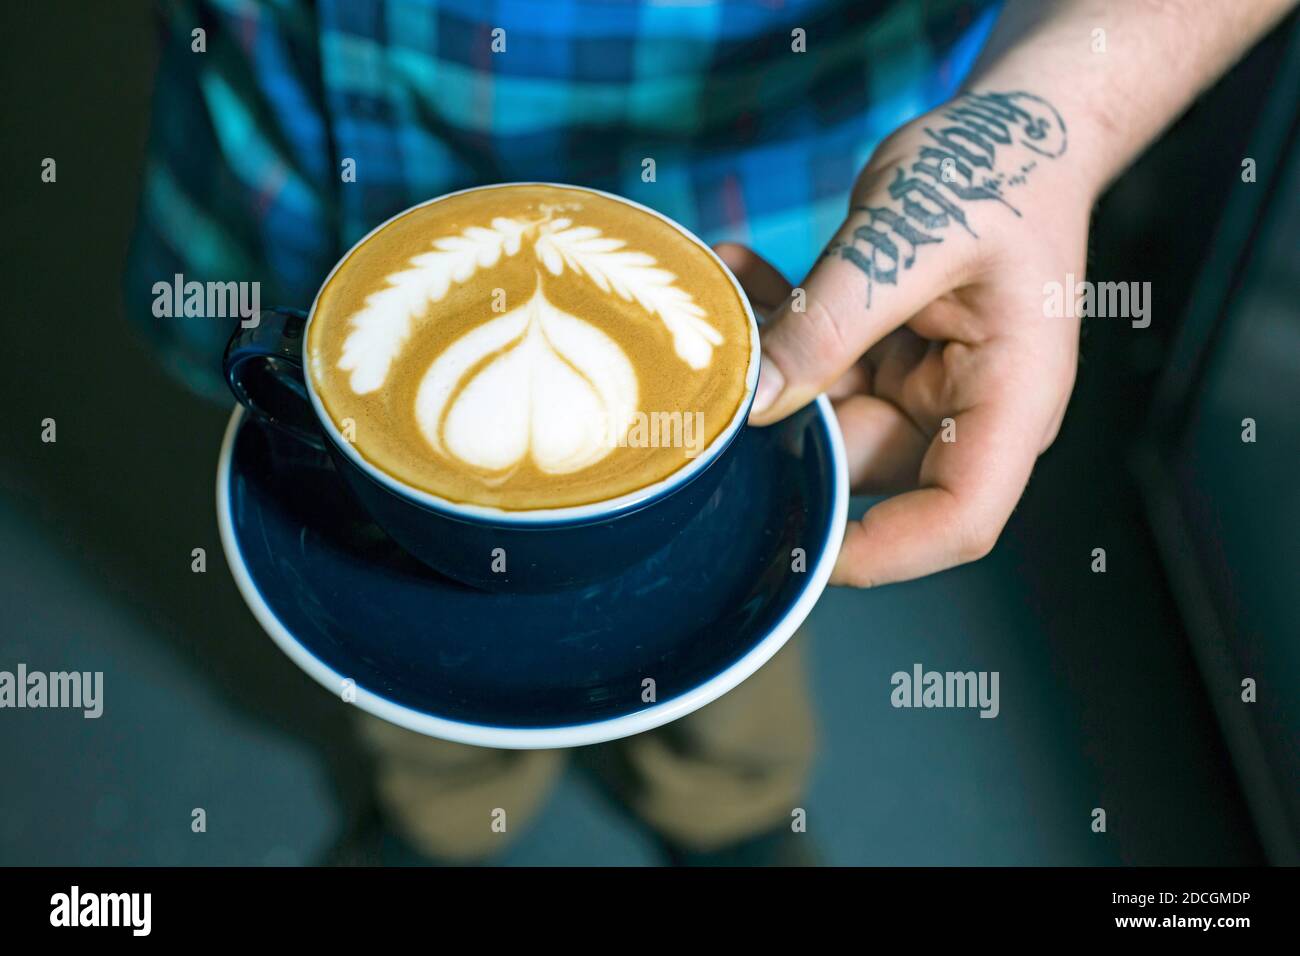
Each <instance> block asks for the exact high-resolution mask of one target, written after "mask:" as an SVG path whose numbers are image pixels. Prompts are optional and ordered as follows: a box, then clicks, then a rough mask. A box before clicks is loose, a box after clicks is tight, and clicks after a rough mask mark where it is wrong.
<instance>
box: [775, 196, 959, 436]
mask: <svg viewBox="0 0 1300 956" xmlns="http://www.w3.org/2000/svg"><path fill="white" fill-rule="evenodd" d="M907 205H909V206H911V207H912V208H907V209H906V212H908V213H911V214H912V215H914V216H915V217H916V218H915V219H914V218H909V217H908V216H907V215H905V214H904V211H905V205H903V204H899V203H898V202H897V201H895V200H894V199H892V198H891V196H890V193H889V192H888V191H886V190H883V189H882V190H880V192H879V193H878V194H876V195H874V196H872V197H871V198H870V199H868V200H867V201H865V202H864V203H863V204H862V205H855V206H854V207H853V209H852V210H851V211H850V213H849V217H848V218H847V219H846V220H845V221H844V224H843V225H842V226H841V227H840V229H839V231H838V232H837V233H836V234H835V238H834V239H833V240H832V241H831V242H830V244H829V245H827V247H826V249H825V251H824V252H823V253H822V255H821V258H820V259H818V261H817V264H816V265H815V266H814V267H813V270H812V272H810V273H809V274H808V277H807V278H806V279H805V280H804V283H803V286H802V287H797V288H795V289H794V290H793V291H792V292H791V294H790V297H789V298H788V299H786V301H785V303H784V304H783V305H782V306H781V308H780V310H779V311H778V312H777V313H776V314H775V315H773V316H772V319H771V320H770V321H769V322H767V323H766V324H765V325H764V326H763V328H762V329H761V336H762V345H763V358H762V371H761V374H760V376H759V382H758V391H757V393H756V394H755V397H754V405H753V408H752V410H751V411H750V416H749V420H750V421H751V422H752V423H754V424H755V425H768V424H771V423H772V422H776V421H780V420H781V419H783V418H785V417H786V416H787V415H790V414H792V413H794V412H796V411H798V410H799V409H800V408H802V407H803V406H804V405H807V404H808V403H809V402H810V401H812V400H813V398H815V397H816V396H817V395H818V394H819V393H820V392H822V391H825V389H826V387H827V386H828V385H830V384H831V383H832V382H834V381H835V380H836V379H837V378H839V377H840V376H841V375H843V374H844V372H845V371H847V370H848V369H849V368H850V367H851V366H852V365H853V364H854V363H855V362H856V361H857V360H858V359H859V358H860V357H861V356H862V354H863V353H864V352H866V351H867V349H869V348H871V346H873V345H875V344H876V343H877V342H879V341H880V340H881V339H882V338H884V337H885V336H886V335H888V334H889V333H890V332H892V331H893V330H894V329H896V328H898V327H899V326H900V325H903V324H904V323H905V322H907V321H908V320H909V319H911V318H912V316H913V315H915V314H916V313H917V312H919V311H921V309H923V308H924V307H925V306H926V305H928V304H929V303H930V302H932V301H934V300H935V299H936V298H938V297H939V296H941V295H943V294H944V293H946V292H949V291H951V290H952V289H953V288H955V287H956V286H957V285H958V283H959V282H960V280H961V278H962V270H963V268H964V267H963V266H962V265H961V264H960V260H962V259H964V258H966V257H965V256H963V255H962V254H961V252H960V251H959V253H958V256H957V257H953V256H952V255H951V254H949V255H944V254H942V253H941V252H940V251H939V250H938V249H937V248H935V247H937V246H938V245H940V244H945V243H949V242H951V243H954V244H958V243H959V244H961V245H963V246H964V245H965V244H966V243H967V242H973V241H974V240H973V236H965V235H962V236H960V237H958V236H957V235H954V233H960V232H961V230H960V229H957V230H954V229H935V228H933V226H934V218H933V217H932V216H922V215H921V213H922V212H924V210H920V209H919V208H918V207H916V205H915V204H914V203H912V204H907ZM922 219H924V220H926V221H925V223H924V224H923V223H922V222H921V221H918V220H922ZM927 225H928V226H929V227H930V228H926V226H927Z"/></svg>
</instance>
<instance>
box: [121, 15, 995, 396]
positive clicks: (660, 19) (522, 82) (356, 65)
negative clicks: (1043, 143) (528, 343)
mask: <svg viewBox="0 0 1300 956" xmlns="http://www.w3.org/2000/svg"><path fill="white" fill-rule="evenodd" d="M996 5H997V4H996V2H994V0H716V2H710V0H368V2H367V0H317V2H315V3H312V2H308V0H263V2H258V0H173V2H169V3H167V4H165V7H164V10H165V16H164V19H163V28H162V42H161V57H160V64H159V70H158V75H157V80H156V89H155V95H154V117H153V128H152V136H151V142H150V147H149V157H148V162H147V167H146V172H145V183H144V189H143V195H142V199H141V210H140V216H139V223H138V228H137V232H136V237H135V243H134V247H133V251H132V257H131V264H130V267H129V269H128V273H127V280H126V281H127V286H128V287H127V289H126V300H127V304H128V310H129V312H130V313H131V315H132V317H133V318H138V319H139V320H140V321H141V322H144V323H147V324H148V325H149V327H150V332H151V335H152V336H153V338H154V339H155V340H156V341H157V342H158V343H159V345H160V348H161V351H162V355H163V357H164V360H165V362H166V363H167V365H168V367H169V368H170V369H171V370H172V371H174V372H175V373H177V374H178V375H179V376H180V377H181V378H182V379H183V380H184V381H185V382H187V383H188V384H189V385H190V386H191V387H193V388H195V389H197V390H199V391H202V392H205V393H207V394H210V395H212V396H213V397H216V398H219V399H220V400H223V401H225V400H228V398H229V395H228V393H226V392H225V389H224V386H223V385H222V383H221V379H220V357H221V352H222V349H223V347H224V344H225V339H226V336H227V335H228V333H229V331H230V326H229V325H228V324H224V323H222V322H218V321H215V320H213V319H209V318H200V317H191V318H184V317H178V318H155V317H154V316H153V315H152V310H151V309H150V307H149V295H150V292H149V290H150V289H151V288H152V287H153V285H154V283H156V282H158V281H160V280H161V281H167V282H170V281H171V280H172V277H173V275H174V274H176V273H180V274H182V275H183V276H184V277H185V279H186V280H194V279H197V280H199V281H221V282H226V281H232V280H233V281H258V282H260V283H261V302H262V304H263V305H264V306H265V305H290V306H297V307H300V308H306V307H307V305H308V304H309V303H310V302H311V300H312V298H313V297H314V295H315V293H316V289H317V287H318V286H319V284H320V282H321V281H322V279H324V277H325V274H326V273H327V272H328V271H329V269H330V268H331V266H332V265H333V264H334V262H335V261H336V260H337V259H338V258H339V257H340V256H341V255H342V254H343V252H345V251H346V250H347V248H348V247H349V246H350V245H351V244H352V243H353V242H355V241H356V240H357V239H359V238H360V237H361V236H363V235H365V233H367V232H368V231H369V230H370V229H371V228H373V227H374V226H375V225H377V224H378V223H380V222H382V221H384V220H385V219H387V218H389V217H390V216H392V215H394V214H395V213H397V212H400V211H401V210H402V209H405V208H406V207H408V206H411V205H414V204H415V203H418V202H420V201H422V200H425V199H428V198H430V197H433V196H437V195H439V194H441V193H445V192H450V191H452V190H456V189H461V188H464V187H466V186H472V185H479V184H484V183H493V182H507V181H513V180H546V181H554V182H568V183H575V184H578V185H587V186H594V187H597V188H600V189H605V190H608V191H610V192H614V193H618V194H620V195H623V196H626V197H628V198H630V199H634V200H636V201H638V202H641V203H644V204H645V205H647V206H651V207H653V208H655V209H658V210H659V211H661V212H663V213H665V214H667V215H669V216H671V217H672V218H674V219H676V220H678V221H679V222H681V223H683V224H684V225H686V226H688V227H689V228H691V229H692V230H694V231H695V232H696V233H697V234H698V235H700V236H701V237H702V238H703V239H705V240H706V241H708V242H711V243H715V242H720V241H723V240H733V241H737V242H743V243H746V244H748V245H750V246H753V247H754V248H755V249H756V250H757V251H758V252H759V253H760V254H761V255H763V256H765V257H767V258H768V259H769V260H771V261H772V262H773V263H774V264H775V265H776V266H777V267H778V268H779V269H781V270H782V271H783V272H785V274H786V275H787V276H788V277H789V278H791V279H793V280H798V279H800V278H802V276H803V275H804V274H805V273H806V272H807V270H808V269H809V267H810V266H811V264H812V263H813V261H814V260H815V259H816V256H817V254H818V252H819V251H820V249H821V247H822V246H823V245H824V244H825V243H826V242H827V241H828V239H829V238H830V237H831V235H832V233H833V232H834V231H835V229H836V228H837V226H838V225H839V224H840V222H841V221H842V220H843V218H844V215H845V212H846V211H847V205H846V204H847V196H848V191H849V189H850V187H851V186H852V184H853V181H854V178H855V177H856V175H857V173H858V171H859V170H860V169H861V167H862V166H863V164H864V163H865V162H866V161H867V159H868V157H869V156H870V154H871V151H872V150H873V149H874V148H875V146H876V144H877V143H878V142H879V141H880V140H881V139H882V138H883V137H884V136H886V135H888V133H890V132H891V131H892V130H894V129H895V128H896V127H898V126H899V125H901V124H903V123H905V122H907V121H908V120H909V119H911V118H913V117H915V116H916V115H918V114H919V113H922V112H924V111H926V110H928V109H930V108H932V107H933V106H935V105H936V104H938V103H940V102H942V101H943V100H945V99H947V98H949V97H950V96H952V95H953V93H954V92H955V91H956V89H957V87H958V85H959V84H960V83H961V81H962V79H963V78H964V76H965V74H966V72H967V71H968V70H969V68H970V66H971V64H972V63H973V61H974V59H975V56H976V54H977V53H978V52H979V48H980V46H981V45H982V43H983V41H984V39H985V37H986V36H987V34H988V32H989V29H990V28H991V26H992V22H993V19H994V17H995V14H996ZM196 30H202V31H203V32H202V34H196V33H195V31H196ZM800 31H801V32H800ZM801 45H802V46H803V51H802V52H801V51H800V46H801ZM200 46H201V47H202V48H203V49H202V50H200V49H199V47H200ZM647 160H653V171H654V177H653V179H652V180H651V179H650V178H649V176H648V174H646V172H645V171H646V170H647V168H648V164H647V162H646V161H647Z"/></svg>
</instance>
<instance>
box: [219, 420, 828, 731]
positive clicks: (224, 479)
mask: <svg viewBox="0 0 1300 956" xmlns="http://www.w3.org/2000/svg"><path fill="white" fill-rule="evenodd" d="M816 404H817V410H818V412H819V414H820V415H821V416H822V419H823V422H824V423H825V425H826V430H827V432H828V433H829V436H830V446H831V463H832V471H833V474H832V477H833V480H834V487H833V489H832V493H833V495H834V497H835V500H834V502H833V504H832V507H831V520H830V526H829V528H828V529H827V533H826V539H825V540H824V541H823V542H822V549H821V557H820V558H819V560H818V561H817V563H816V564H815V565H814V566H813V567H812V568H811V569H810V570H809V571H808V575H807V586H806V587H805V588H804V591H803V593H802V594H800V595H799V598H798V599H797V600H796V601H795V603H794V605H793V606H792V607H791V608H790V610H789V611H788V612H787V613H786V615H785V617H783V618H782V619H781V620H780V621H778V622H777V624H776V626H775V627H774V628H773V629H772V630H771V631H770V632H769V633H768V635H767V636H766V637H765V638H763V639H762V640H761V641H759V642H758V644H756V645H755V646H754V647H753V648H751V649H750V651H749V652H748V653H747V654H745V656H744V657H742V658H740V659H739V660H738V661H735V662H734V663H733V664H731V665H730V666H729V667H727V668H726V669H725V670H723V671H722V672H721V673H719V674H717V675H716V676H714V677H712V678H710V679H709V680H707V681H705V682H704V683H703V684H700V685H698V686H696V687H694V688H692V689H691V690H688V691H686V692H685V693H683V694H680V695H678V696H676V697H674V698H672V699H671V700H668V701H665V702H664V703H662V704H656V705H655V706H653V707H647V708H646V709H645V710H639V711H637V712H635V713H632V714H624V715H623V716H621V717H614V718H610V719H607V720H601V721H596V722H595V723H590V724H573V725H570V726H565V727H527V728H524V727H518V728H513V727H492V726H488V725H486V724H470V723H464V722H461V721H456V720H448V719H446V718H443V717H435V716H433V715H432V714H427V713H425V712H423V711H419V710H415V709H413V708H410V707H406V706H404V705H402V704H396V703H394V702H392V701H390V700H388V699H387V698H385V697H380V696H379V695H378V694H375V693H373V692H372V691H369V690H366V689H365V688H363V687H357V688H356V705H357V706H358V707H360V708H361V709H362V710H364V711H366V712H367V713H370V714H373V715H375V716H376V717H381V718H383V719H384V720H387V721H390V722H391V723H394V724H397V725H398V726H399V727H406V728H407V729H408V730H414V731H416V732H417V733H421V734H427V735H428V736H430V737H439V738H441V739H443V740H450V741H454V742H456V743H461V744H470V745H473V746H477V747H497V748H502V749H508V750H540V749H547V748H553V747H581V746H584V745H587V744H596V743H603V742H605V741H608V740H617V739H618V738H620V737H629V736H631V735H632V734H639V733H642V732H643V731H647V730H652V729H653V728H655V727H660V726H662V725H664V724H666V723H668V722H670V721H673V720H676V719H677V718H679V717H684V716H686V715H687V714H689V713H691V712H692V711H695V710H699V709H700V708H701V707H703V706H704V705H706V704H709V703H712V702H713V701H715V700H717V699H718V698H719V697H721V696H722V695H723V694H725V693H727V692H728V691H730V690H732V689H734V688H735V687H737V686H738V685H739V684H740V683H741V682H742V681H743V680H745V679H746V678H747V677H749V676H750V675H751V674H753V673H754V672H755V671H757V670H758V669H759V668H760V667H762V666H763V665H764V664H766V663H767V662H768V660H769V659H771V657H772V656H773V655H774V654H776V652H777V651H779V650H780V649H781V648H782V646H784V645H785V642H786V641H788V640H789V639H790V637H791V636H792V635H793V634H794V632H795V631H796V630H797V629H798V627H799V625H800V624H802V623H803V622H804V620H805V619H806V618H807V617H808V615H809V614H810V613H811V612H812V609H813V606H814V605H815V604H816V603H817V599H818V598H819V597H821V593H822V591H824V590H825V589H826V583H827V581H829V580H830V576H831V570H832V569H833V568H834V566H835V559H836V558H837V557H838V555H839V550H840V544H841V542H842V541H843V538H844V526H845V522H846V521H847V519H848V509H849V476H848V466H847V463H846V459H845V455H844V439H843V437H842V436H841V434H840V429H839V423H838V422H837V421H836V419H835V413H834V411H833V410H832V408H831V404H830V401H829V400H828V399H827V398H826V396H825V395H821V396H819V397H818V398H817V400H816ZM243 419H244V410H243V408H242V406H236V408H235V411H234V412H233V414H231V416H230V422H229V423H228V424H227V425H226V433H225V437H224V438H223V439H222V442H221V456H220V458H219V459H218V461H217V487H216V494H217V525H218V527H219V528H220V531H221V545H222V549H223V550H224V551H225V553H226V562H227V563H228V564H229V565H230V573H231V575H233V576H234V579H235V584H236V586H238V588H239V593H240V594H242V595H243V597H244V601H245V602H246V603H247V604H248V607H249V609H250V610H251V611H252V612H253V616H254V617H255V618H257V622H258V623H259V624H261V625H262V628H263V629H264V630H265V631H266V633H267V634H269V635H270V636H271V640H273V641H275V643H276V644H278V645H279V646H280V650H282V651H284V652H285V654H287V655H289V659H290V660H292V661H293V662H294V663H295V664H297V665H298V666H299V667H301V668H302V669H303V670H304V671H306V672H307V673H308V674H309V675H311V677H313V678H314V679H315V680H316V681H317V682H318V683H319V684H321V686H323V687H324V688H325V689H327V690H329V691H331V692H332V693H334V694H339V695H341V694H342V690H343V681H344V677H343V676H342V675H340V674H338V673H337V672H335V671H334V670H333V669H332V668H331V667H329V666H328V665H327V664H325V663H324V662H323V661H321V660H320V659H319V658H318V657H316V655H314V654H312V653H311V652H310V651H309V650H307V648H305V647H304V646H303V645H302V644H300V643H299V642H298V640H297V639H296V638H295V637H294V636H293V635H292V634H291V633H290V632H289V630H288V628H286V627H285V626H284V625H283V624H282V623H280V619H279V618H277V617H276V616H275V613H274V612H273V611H272V610H271V608H270V607H269V606H268V605H267V603H266V602H265V600H263V598H262V595H261V594H260V593H259V592H258V590H257V586H256V585H255V584H254V583H253V578H252V576H251V575H250V574H249V573H248V568H247V567H245V565H244V559H243V556H242V555H241V554H240V551H239V543H238V541H236V539H235V532H234V522H233V521H232V520H231V514H230V494H229V488H230V463H231V458H232V455H233V451H234V445H235V435H236V434H237V433H238V431H239V426H240V423H241V422H242V421H243Z"/></svg>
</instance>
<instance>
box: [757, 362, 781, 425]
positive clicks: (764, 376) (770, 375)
mask: <svg viewBox="0 0 1300 956" xmlns="http://www.w3.org/2000/svg"><path fill="white" fill-rule="evenodd" d="M784 388H785V377H784V376H782V374H781V370H780V369H779V368H777V367H776V365H775V364H773V362H772V360H771V359H770V358H768V357H767V356H766V355H764V356H763V360H762V364H761V365H760V366H759V367H758V388H756V389H755V390H754V404H753V405H752V406H751V407H750V409H749V415H750V417H751V418H752V417H753V416H755V415H761V414H762V413H763V412H765V411H767V410H768V409H769V408H771V407H772V403H773V402H775V401H776V400H777V398H779V397H780V395H781V390H782V389H784Z"/></svg>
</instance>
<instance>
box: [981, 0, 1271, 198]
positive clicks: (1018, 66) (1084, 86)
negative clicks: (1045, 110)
mask: <svg viewBox="0 0 1300 956" xmlns="http://www.w3.org/2000/svg"><path fill="white" fill-rule="evenodd" d="M1293 5H1294V0H1007V3H1006V5H1005V7H1004V9H1003V12H1002V15H1001V17H1000V18H999V20H998V23H997V26H996V27H995V28H994V31H993V35H992V36H991V37H990V39H989V43H988V46H987V47H986V49H985V51H984V54H983V55H982V56H981V59H980V61H979V63H977V64H976V67H975V69H974V70H973V71H972V73H971V76H970V78H969V79H968V80H967V83H966V89H967V90H992V91H1011V90H1027V91H1029V92H1031V93H1034V94H1036V95H1037V96H1040V97H1042V98H1043V99H1045V100H1047V101H1048V102H1050V103H1052V104H1053V105H1054V106H1055V107H1056V109H1057V110H1058V111H1059V112H1060V114H1061V116H1062V117H1063V118H1064V119H1065V122H1066V123H1067V124H1068V126H1069V129H1070V155H1069V157H1068V161H1065V162H1063V163H1062V164H1060V165H1059V166H1058V169H1059V170H1060V172H1061V173H1063V174H1066V175H1070V176H1072V177H1075V178H1076V181H1078V180H1079V179H1081V180H1082V181H1083V182H1085V183H1086V184H1087V185H1088V187H1089V188H1090V189H1091V190H1093V191H1094V192H1095V193H1099V192H1100V191H1101V190H1102V189H1104V188H1105V186H1106V185H1107V184H1108V183H1110V181H1111V180H1113V179H1114V178H1115V177H1116V176H1117V175H1118V174H1119V173H1120V172H1121V171H1122V170H1123V169H1124V168H1125V167H1127V166H1128V165H1129V164H1130V163H1131V162H1132V161H1133V160H1134V159H1135V158H1136V157H1137V156H1138V155H1139V154H1140V153H1141V152H1142V150H1143V149H1145V148H1146V147H1147V146H1148V145H1149V144H1150V143H1151V142H1152V141H1153V140H1154V139H1155V138H1156V137H1157V136H1159V134H1160V132H1161V131H1162V130H1163V129H1164V128H1165V127H1166V126H1168V125H1169V124H1170V123H1171V122H1172V121H1173V120H1174V119H1175V118H1177V116H1178V115H1179V114H1180V113H1182V111H1183V110H1184V109H1186V107H1187V106H1188V104H1189V103H1191V101H1192V100H1193V99H1194V98H1195V97H1196V96H1197V95H1198V94H1199V93H1200V92H1201V91H1202V90H1204V89H1205V88H1206V87H1208V86H1209V85H1211V84H1212V83H1213V82H1214V81H1215V80H1216V79H1217V78H1218V77H1219V76H1220V75H1221V74H1222V73H1223V72H1224V71H1226V70H1227V69H1228V67H1230V66H1231V65H1232V63H1233V62H1235V61H1236V60H1237V59H1238V58H1239V57H1240V56H1241V55H1242V54H1243V53H1244V52H1245V51H1246V50H1248V49H1249V48H1250V46H1251V45H1252V44H1254V43H1255V42H1256V41H1257V40H1258V39H1259V38H1260V37H1261V36H1263V34H1264V33H1265V32H1267V31H1268V29H1269V28H1270V27H1271V26H1272V25H1273V24H1275V23H1276V22H1277V21H1278V20H1279V19H1281V18H1282V16H1283V15H1285V13H1286V12H1287V11H1288V10H1289V9H1290V8H1291V7H1292V6H1293Z"/></svg>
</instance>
